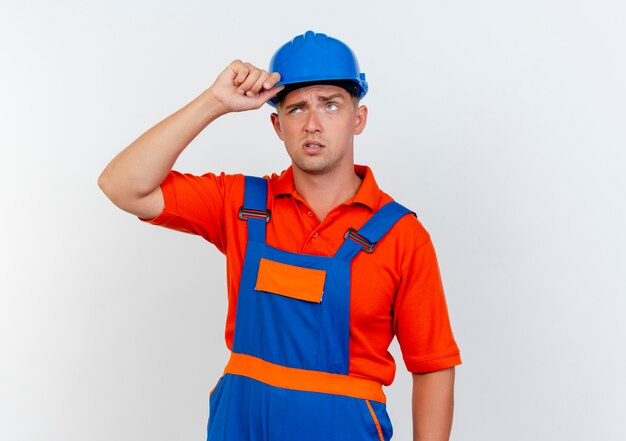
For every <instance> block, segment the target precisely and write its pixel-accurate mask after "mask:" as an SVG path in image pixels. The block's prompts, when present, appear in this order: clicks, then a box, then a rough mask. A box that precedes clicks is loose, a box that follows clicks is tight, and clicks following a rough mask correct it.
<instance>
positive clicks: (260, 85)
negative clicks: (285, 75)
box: [248, 70, 270, 96]
mask: <svg viewBox="0 0 626 441" xmlns="http://www.w3.org/2000/svg"><path fill="white" fill-rule="evenodd" d="M269 76H270V74H269V73H268V72H266V71H264V70H262V71H261V75H260V76H259V78H258V79H257V80H256V82H255V83H254V84H253V85H252V87H251V88H250V90H249V92H252V93H253V94H254V95H256V94H258V93H259V92H260V91H261V89H263V88H264V85H265V82H266V81H267V79H268V78H269ZM248 96H249V95H248Z"/></svg>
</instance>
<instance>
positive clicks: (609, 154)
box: [0, 0, 626, 441]
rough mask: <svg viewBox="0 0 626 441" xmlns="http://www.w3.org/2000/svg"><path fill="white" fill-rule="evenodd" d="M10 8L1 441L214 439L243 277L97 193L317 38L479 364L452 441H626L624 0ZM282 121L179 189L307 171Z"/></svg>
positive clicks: (399, 417) (228, 148) (212, 153)
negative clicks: (152, 134)
mask: <svg viewBox="0 0 626 441" xmlns="http://www.w3.org/2000/svg"><path fill="white" fill-rule="evenodd" d="M51 4H54V6H51ZM1 5H2V6H1V9H0V65H1V69H0V146H1V157H0V158H1V161H0V201H1V202H2V209H1V210H2V211H1V216H0V241H1V242H0V258H1V265H0V290H1V297H0V439H2V440H11V441H22V440H28V441H31V440H33V441H34V440H47V441H78V440H81V441H82V440H86V439H89V440H93V441H100V440H102V441H104V440H107V441H108V440H116V441H125V440H129V441H130V440H133V441H136V440H148V439H150V440H164V441H165V440H167V441H170V440H185V441H186V440H201V439H205V424H206V419H207V396H208V392H209V390H210V388H211V387H212V386H213V384H214V382H215V381H216V380H217V378H218V376H219V374H220V372H221V369H222V368H223V365H224V363H225V360H226V356H227V354H226V351H225V349H224V344H223V326H224V321H225V318H224V317H225V310H226V304H225V293H224V289H225V281H224V278H225V267H224V262H223V257H222V255H221V254H219V252H217V251H216V250H215V248H214V247H212V246H211V245H210V244H207V243H206V242H204V241H203V240H202V239H199V238H197V237H193V236H189V235H184V234H180V233H175V232H171V231H167V230H165V229H160V228H155V227H152V226H149V225H145V224H142V223H140V222H139V221H137V220H136V219H134V218H133V217H132V216H130V215H128V214H126V213H124V212H121V211H119V210H117V209H116V208H115V207H114V206H113V205H112V204H111V203H110V202H109V201H108V200H107V199H106V198H105V196H104V195H103V194H102V193H100V191H99V189H98V187H97V185H96V180H97V177H98V175H99V173H100V172H101V171H102V169H103V168H104V167H105V165H106V164H107V163H108V161H109V160H110V159H111V158H112V157H113V156H114V155H115V154H116V153H117V152H118V151H120V150H121V149H122V148H124V147H125V146H126V145H128V144H129V143H130V142H131V141H132V140H133V139H134V138H136V137H137V136H138V135H140V134H141V133H142V132H143V131H144V130H146V129H148V128H149V127H150V126H152V125H153V124H155V123H156V122H158V121H159V120H161V119H162V118H164V117H166V116H167V115H169V114H170V113H172V112H174V111H175V110H177V109H178V108H180V107H181V106H183V105H184V104H186V103H187V102H188V101H190V100H191V99H193V98H194V97H195V96H197V94H199V93H200V92H201V91H202V90H204V89H205V88H206V87H208V86H209V85H210V84H211V82H212V80H213V78H214V77H215V76H216V75H217V74H218V73H219V72H220V71H221V70H222V69H223V68H224V67H225V66H226V64H228V62H230V61H231V60H232V59H234V58H242V59H244V60H246V61H250V62H252V63H256V64H258V65H260V66H263V67H265V66H267V63H268V61H269V58H270V57H271V55H272V54H273V52H274V50H275V49H276V48H278V47H279V46H280V45H281V44H283V43H284V42H286V41H287V40H289V39H291V38H292V37H293V36H295V35H297V34H301V33H303V32H304V31H305V30H307V29H313V30H315V31H318V32H326V33H328V34H330V35H332V36H335V37H337V38H340V39H342V40H344V41H346V42H347V43H348V44H349V45H350V46H351V47H352V48H353V49H354V50H355V52H356V53H357V54H358V57H359V61H360V63H361V67H362V69H363V71H365V72H366V73H367V77H368V80H369V83H370V93H369V94H368V96H367V97H366V98H365V100H364V104H367V105H368V107H369V109H370V117H369V122H368V127H367V128H366V130H365V132H364V133H363V135H361V136H360V137H359V138H358V139H357V143H356V158H357V162H359V163H367V164H370V165H371V166H372V168H373V170H374V173H375V175H376V177H377V180H378V182H379V184H380V185H381V187H382V188H383V189H384V190H386V191H387V192H388V193H390V194H392V195H393V196H394V197H395V198H396V199H397V200H398V201H400V202H401V203H403V204H405V205H407V206H409V207H411V208H412V209H414V210H415V211H417V213H418V215H419V217H420V219H421V220H422V221H423V223H424V224H425V225H426V227H427V228H428V229H429V231H430V233H431V235H432V237H433V239H434V242H435V246H436V248H437V250H438V254H439V258H440V265H441V270H442V274H443V277H444V283H445V287H446V291H447V297H448V304H449V309H450V314H451V318H452V320H453V325H454V331H455V335H456V337H457V340H458V343H459V345H460V347H461V350H462V356H463V360H464V365H463V366H461V367H459V368H458V369H457V388H456V397H457V401H456V415H455V424H454V430H453V436H452V438H453V439H454V440H472V441H473V440H477V441H492V440H493V441H502V440H511V441H516V440H568V441H575V440H594V441H596V440H623V439H626V429H625V428H624V425H623V422H622V421H621V420H622V419H623V416H624V411H625V408H624V404H623V403H624V399H623V397H624V394H625V393H626V386H625V381H624V369H626V363H625V357H624V346H625V340H626V339H625V336H626V332H625V326H624V319H623V316H624V313H625V312H626V300H625V296H626V282H625V279H626V277H625V273H626V252H625V248H626V234H625V232H624V228H625V226H626V209H625V202H624V201H625V199H626V197H625V196H626V178H625V177H624V174H625V173H624V172H625V169H626V155H625V153H624V149H625V148H626V124H625V122H626V104H625V103H626V86H625V84H626V83H625V81H624V78H626V60H625V53H626V50H625V42H626V6H625V5H626V3H624V2H623V1H622V0H614V1H611V0H603V1H600V0H596V1H591V0H587V1H584V0H581V1H576V0H569V1H566V0H525V1H516V2H512V1H502V0H474V1H461V0H452V1H437V2H424V1H417V2H409V1H405V2H394V1H387V2H370V3H365V2H339V1H336V0H333V1H325V0H318V1H316V2H295V1H283V0H280V1H274V2H256V1H255V2H252V1H250V2H249V1H241V2H232V3H231V2H220V3H218V2H211V1H209V0H205V1H197V0H194V1H186V2H173V1H170V2H160V1H147V0H146V1H129V2H126V1H125V2H122V1H120V0H109V1H91V2H89V1H55V2H43V1H41V2H24V1H19V2H18V1H15V2H13V4H7V3H6V2H2V3H1ZM270 110H271V109H270V108H269V107H267V106H265V107H264V108H262V109H261V110H259V111H256V112H248V113H245V114H236V115H229V116H226V117H224V118H222V119H220V120H218V121H217V122H216V123H215V124H214V125H213V126H211V127H209V128H208V129H207V130H206V131H205V132H204V133H202V134H201V135H200V136H199V137H198V138H197V139H196V140H195V141H194V142H193V143H192V145H191V146H190V148H189V149H188V150H187V151H185V152H184V154H183V155H182V157H181V158H180V160H179V162H178V163H177V166H176V167H177V169H179V170H181V171H187V172H193V173H203V172H206V171H219V170H224V171H227V172H244V173H249V174H265V173H269V172H273V171H280V170H282V169H284V168H285V167H286V166H287V165H288V157H287V156H286V154H285V153H284V151H283V148H282V145H281V143H280V141H279V140H278V139H277V138H276V136H275V134H274V133H273V130H272V129H271V128H270V124H269V113H270ZM394 351H396V350H395V349H394ZM395 353H396V354H397V351H396V352H395ZM398 360H399V370H398V375H397V379H396V382H395V383H394V385H393V386H392V387H391V388H389V389H388V391H387V393H388V397H389V412H390V414H391V417H392V420H393V422H394V425H395V430H396V436H395V438H394V439H398V440H408V439H409V438H410V436H409V433H410V407H409V389H410V376H409V375H408V374H407V373H406V372H405V369H404V366H403V364H402V361H401V360H400V359H399V358H398Z"/></svg>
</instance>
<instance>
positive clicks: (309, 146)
mask: <svg viewBox="0 0 626 441" xmlns="http://www.w3.org/2000/svg"><path fill="white" fill-rule="evenodd" d="M302 148H303V149H304V151H305V152H307V153H311V154H314V153H317V152H319V151H320V150H322V149H323V148H324V144H322V143H320V142H319V141H316V140H312V141H305V142H304V143H303V144H302Z"/></svg>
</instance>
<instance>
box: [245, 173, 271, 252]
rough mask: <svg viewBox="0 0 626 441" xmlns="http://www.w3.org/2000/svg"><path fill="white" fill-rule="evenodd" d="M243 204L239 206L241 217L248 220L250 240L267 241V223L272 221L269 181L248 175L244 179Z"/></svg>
mask: <svg viewBox="0 0 626 441" xmlns="http://www.w3.org/2000/svg"><path fill="white" fill-rule="evenodd" d="M244 183H245V185H244V191H243V206H242V207H241V208H239V219H241V220H245V221H248V240H249V241H252V242H258V243H265V224H266V223H268V222H269V221H270V215H271V213H270V211H269V210H268V209H267V202H266V201H267V181H266V180H265V179H263V178H257V177H254V176H246V177H245V181H244Z"/></svg>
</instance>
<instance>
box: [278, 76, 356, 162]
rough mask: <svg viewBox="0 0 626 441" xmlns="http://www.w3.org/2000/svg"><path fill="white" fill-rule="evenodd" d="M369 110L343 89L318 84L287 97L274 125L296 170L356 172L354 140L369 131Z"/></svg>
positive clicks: (280, 105) (281, 105) (297, 90)
mask: <svg viewBox="0 0 626 441" xmlns="http://www.w3.org/2000/svg"><path fill="white" fill-rule="evenodd" d="M366 121H367V108H366V107H365V106H359V107H356V106H355V102H354V101H353V97H352V96H351V95H350V94H349V93H348V92H347V91H346V90H345V89H343V88H341V87H337V86H331V85H314V86H307V87H303V88H300V89H296V90H294V91H292V92H290V93H288V94H287V96H285V98H284V99H283V101H282V102H281V103H280V104H279V106H278V108H277V113H274V114H272V124H273V126H274V129H275V130H276V133H277V134H278V137H279V138H280V139H281V140H282V141H283V142H284V143H285V147H286V149H287V153H288V154H289V156H290V157H291V161H292V163H293V166H294V168H298V169H300V170H301V171H303V172H306V173H310V174H325V173H329V172H335V171H337V170H347V171H349V172H350V173H354V155H353V139H354V135H358V134H360V133H361V132H362V131H363V129H364V128H365V123H366Z"/></svg>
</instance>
